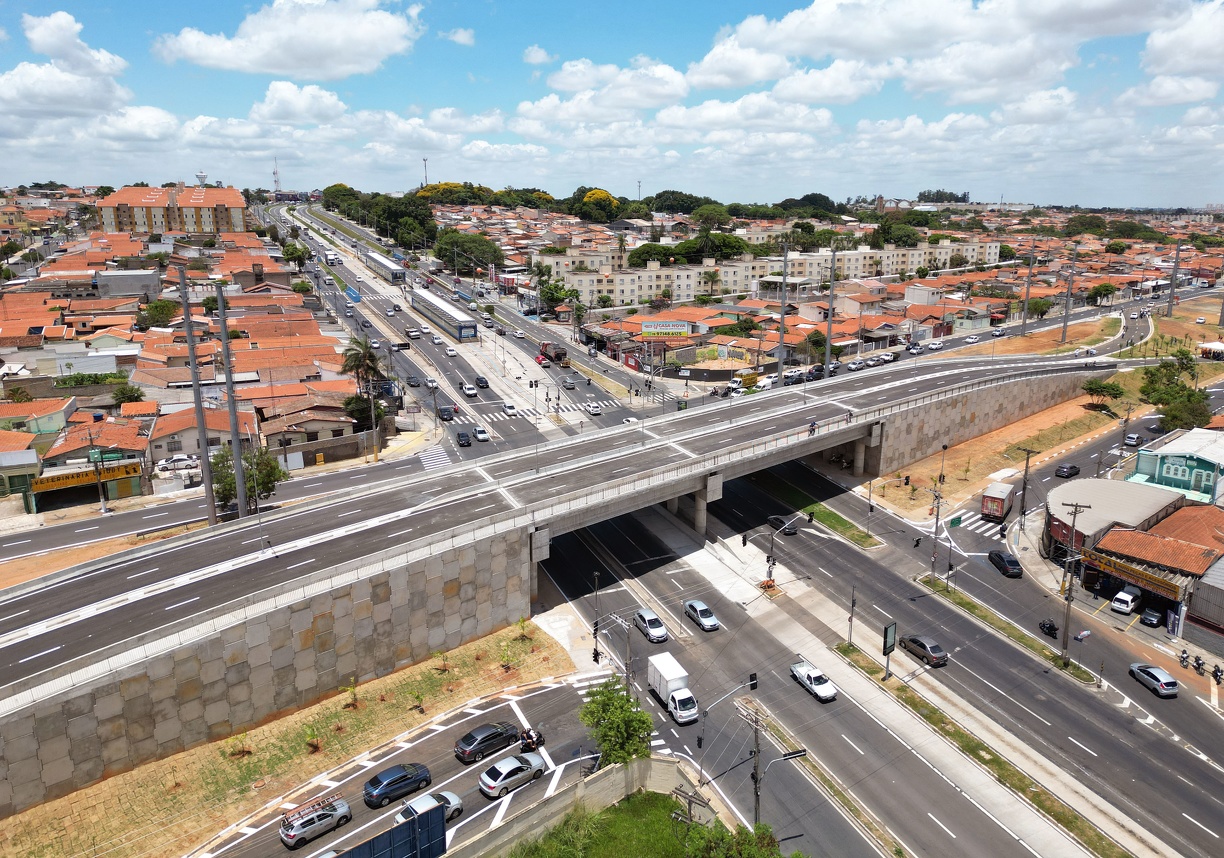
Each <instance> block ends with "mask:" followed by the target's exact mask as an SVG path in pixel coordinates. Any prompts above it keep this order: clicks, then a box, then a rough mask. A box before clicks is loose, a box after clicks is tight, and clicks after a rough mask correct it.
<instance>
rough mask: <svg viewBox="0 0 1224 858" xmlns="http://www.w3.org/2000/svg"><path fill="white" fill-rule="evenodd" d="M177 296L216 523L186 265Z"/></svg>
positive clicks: (208, 504)
mask: <svg viewBox="0 0 1224 858" xmlns="http://www.w3.org/2000/svg"><path fill="white" fill-rule="evenodd" d="M178 276H179V297H180V298H181V299H182V304H183V321H184V322H186V328H187V364H188V366H190V367H191V395H192V398H193V399H195V419H196V438H197V439H198V443H199V445H200V453H201V455H200V478H201V479H202V480H203V481H204V507H205V509H207V510H208V524H209V526H210V527H211V526H213V525H215V524H216V523H217V499H216V496H215V495H214V494H213V481H212V461H211V460H210V459H209V458H208V426H207V425H205V423H204V400H203V398H202V397H201V394H200V367H199V364H198V363H197V362H196V347H195V326H194V325H193V324H192V321H191V304H190V302H189V301H188V300H187V266H186V265H179V266H178Z"/></svg>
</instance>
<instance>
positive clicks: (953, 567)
mask: <svg viewBox="0 0 1224 858" xmlns="http://www.w3.org/2000/svg"><path fill="white" fill-rule="evenodd" d="M948 571H949V572H955V571H956V567H955V566H954V565H953V564H952V561H951V560H949V561H948Z"/></svg>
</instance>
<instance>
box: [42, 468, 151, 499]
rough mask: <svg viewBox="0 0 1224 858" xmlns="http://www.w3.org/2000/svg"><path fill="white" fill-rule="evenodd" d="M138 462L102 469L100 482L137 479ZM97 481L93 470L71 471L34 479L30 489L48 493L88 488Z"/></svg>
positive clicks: (138, 473)
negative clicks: (56, 490)
mask: <svg viewBox="0 0 1224 858" xmlns="http://www.w3.org/2000/svg"><path fill="white" fill-rule="evenodd" d="M139 476H140V462H124V463H123V464H121V465H111V466H109V467H106V468H103V469H102V474H101V478H102V480H104V481H105V480H121V479H123V478H124V477H139ZM97 481H98V474H96V473H94V471H93V469H90V470H88V471H73V472H71V473H67V474H53V475H51V476H48V477H35V478H34V479H33V480H32V481H31V488H33V490H34V491H35V492H49V491H52V490H54V489H68V488H72V487H73V486H88V485H91V484H93V483H96V482H97Z"/></svg>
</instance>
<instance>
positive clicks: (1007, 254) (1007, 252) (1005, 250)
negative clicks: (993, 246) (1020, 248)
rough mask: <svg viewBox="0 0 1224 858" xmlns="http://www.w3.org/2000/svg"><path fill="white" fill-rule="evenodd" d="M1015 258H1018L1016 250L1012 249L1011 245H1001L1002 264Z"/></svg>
mask: <svg viewBox="0 0 1224 858" xmlns="http://www.w3.org/2000/svg"><path fill="white" fill-rule="evenodd" d="M1015 258H1016V248H1014V247H1012V246H1011V245H1010V244H1000V245H999V261H1000V262H1010V261H1011V260H1013V259H1015Z"/></svg>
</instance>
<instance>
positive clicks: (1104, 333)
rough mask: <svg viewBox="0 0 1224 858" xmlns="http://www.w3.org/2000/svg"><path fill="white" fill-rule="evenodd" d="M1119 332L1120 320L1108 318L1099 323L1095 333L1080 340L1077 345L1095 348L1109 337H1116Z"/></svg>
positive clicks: (1120, 327)
mask: <svg viewBox="0 0 1224 858" xmlns="http://www.w3.org/2000/svg"><path fill="white" fill-rule="evenodd" d="M1121 330H1122V320H1121V319H1116V318H1114V317H1113V316H1110V317H1109V318H1107V319H1103V320H1102V321H1101V327H1100V328H1099V329H1098V330H1097V333H1095V334H1093V335H1092V336H1090V337H1085V338H1084V339H1082V340H1080V341H1079V344H1080V345H1081V346H1084V347H1088V346H1095V345H1097V344H1099V343H1103V342H1105V341H1106V340H1108V339H1110V338H1111V337H1116V336H1117V335H1118V332H1119V331H1121Z"/></svg>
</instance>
